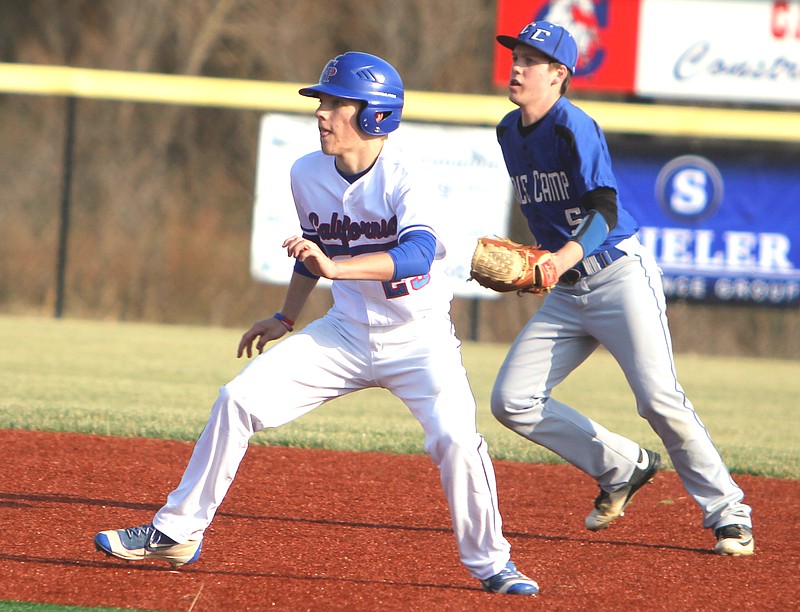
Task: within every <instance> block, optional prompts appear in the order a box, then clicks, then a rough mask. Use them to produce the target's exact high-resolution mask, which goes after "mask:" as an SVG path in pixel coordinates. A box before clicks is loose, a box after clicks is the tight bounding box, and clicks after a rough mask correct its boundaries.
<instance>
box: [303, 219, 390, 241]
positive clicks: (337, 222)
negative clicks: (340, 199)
mask: <svg viewBox="0 0 800 612" xmlns="http://www.w3.org/2000/svg"><path fill="white" fill-rule="evenodd" d="M308 222H309V223H310V224H311V225H312V227H314V229H316V230H317V234H318V235H319V237H320V240H322V241H323V242H329V241H334V240H340V241H341V243H342V245H343V246H348V244H349V243H350V242H351V241H356V240H358V239H359V238H367V239H368V240H383V239H386V238H391V237H392V236H395V235H397V215H395V216H393V217H392V218H391V219H380V220H379V221H353V220H352V219H351V218H350V217H349V216H347V215H344V216H343V217H341V218H340V217H339V213H337V212H335V213H333V214H332V215H331V219H330V221H327V222H320V219H319V215H318V214H317V213H315V212H312V213H309V215H308Z"/></svg>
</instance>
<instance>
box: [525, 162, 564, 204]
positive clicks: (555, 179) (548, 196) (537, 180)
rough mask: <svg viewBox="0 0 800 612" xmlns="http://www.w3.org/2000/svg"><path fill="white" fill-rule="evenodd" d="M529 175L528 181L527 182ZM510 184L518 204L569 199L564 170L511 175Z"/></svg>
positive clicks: (535, 171)
mask: <svg viewBox="0 0 800 612" xmlns="http://www.w3.org/2000/svg"><path fill="white" fill-rule="evenodd" d="M529 177H530V179H531V180H530V182H529V180H528V179H529ZM511 184H512V185H513V186H514V191H515V193H516V194H517V201H518V202H519V203H520V204H530V203H531V202H536V203H537V204H542V203H547V202H564V201H566V200H569V178H567V174H566V172H561V171H558V172H539V171H538V170H534V171H533V172H532V173H531V174H530V175H528V174H518V175H515V176H512V177H511Z"/></svg>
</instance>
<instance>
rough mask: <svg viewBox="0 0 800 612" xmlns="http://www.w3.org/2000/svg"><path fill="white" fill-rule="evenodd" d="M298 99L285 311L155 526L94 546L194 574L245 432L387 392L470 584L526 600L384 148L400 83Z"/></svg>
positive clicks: (408, 196) (433, 255)
mask: <svg viewBox="0 0 800 612" xmlns="http://www.w3.org/2000/svg"><path fill="white" fill-rule="evenodd" d="M300 94H302V95H304V96H309V97H314V98H318V99H319V105H318V107H317V110H316V117H317V121H318V127H319V135H320V145H321V151H316V152H313V153H310V154H308V155H306V156H304V157H302V158H300V159H299V160H297V161H296V162H295V164H294V165H293V167H292V170H291V173H290V180H291V188H292V193H293V197H294V201H295V205H296V208H297V214H298V218H299V221H300V226H301V228H302V235H301V236H293V237H290V238H288V239H287V240H286V241H285V242H284V244H283V246H284V247H285V248H286V250H287V253H288V255H289V256H290V257H294V258H295V260H296V261H295V265H294V272H293V275H292V278H291V281H290V284H289V287H288V290H287V293H286V297H285V301H284V304H283V307H282V308H281V311H280V312H278V313H276V314H275V315H274V316H272V317H269V318H267V319H264V320H262V321H258V322H256V323H255V324H254V325H253V326H252V327H251V328H250V329H249V330H248V331H247V332H245V333H244V335H243V336H242V339H241V342H240V343H239V348H238V355H239V357H241V356H242V355H243V354H244V353H246V354H247V356H248V357H252V354H253V348H254V347H255V349H256V350H257V351H258V353H259V355H258V356H256V358H255V359H254V360H253V361H252V362H250V364H249V365H248V366H247V367H246V368H245V369H244V370H243V371H242V372H241V373H240V374H239V375H238V376H236V378H234V379H233V380H232V381H231V382H230V383H228V384H227V385H225V386H224V387H222V389H221V392H220V394H219V397H218V398H217V401H216V402H215V404H214V407H213V409H212V412H211V416H210V417H209V420H208V423H207V425H206V427H205V429H204V431H203V433H202V434H201V436H200V438H199V439H198V441H197V444H196V445H195V448H194V451H193V454H192V457H191V459H190V460H189V464H188V466H187V467H186V470H185V472H184V475H183V478H182V480H181V482H180V484H179V485H178V488H177V489H175V490H174V491H173V492H172V493H171V494H170V495H169V496H168V498H167V502H166V504H165V505H164V506H163V507H162V508H161V509H160V510H159V511H158V512H157V513H156V515H155V517H154V518H153V520H152V522H151V523H150V524H147V525H141V526H138V527H131V528H128V529H119V530H109V531H102V532H100V533H98V534H97V535H96V536H95V538H94V542H95V545H96V547H97V548H98V549H99V550H101V551H103V552H105V553H107V554H110V555H113V556H115V557H118V558H121V559H127V560H140V559H145V558H151V559H157V560H161V561H166V562H168V563H170V564H171V565H172V566H173V567H180V566H182V565H185V564H187V563H191V562H193V561H196V560H197V558H198V557H199V555H200V550H201V545H202V539H203V533H204V532H205V530H206V528H207V527H208V526H209V524H210V523H211V521H212V519H213V517H214V514H215V512H216V510H217V507H218V506H219V504H220V503H221V502H222V500H223V498H224V497H225V494H226V493H227V491H228V488H229V486H230V484H231V482H232V480H233V478H234V476H235V474H236V471H237V469H238V467H239V464H240V462H241V460H242V458H243V457H244V454H245V451H246V449H247V445H248V441H249V439H250V437H251V436H253V434H254V433H255V432H257V431H259V430H261V429H263V428H265V427H279V426H280V425H283V424H285V423H288V422H289V421H292V420H294V419H296V418H298V417H299V416H301V415H303V414H305V413H307V412H309V411H311V410H313V409H314V408H317V407H319V406H320V405H322V404H323V403H325V402H327V401H328V400H331V399H334V398H336V397H340V396H342V395H345V394H347V393H350V392H353V391H358V390H359V389H364V388H368V387H383V388H386V389H388V390H389V391H391V392H392V393H393V394H394V395H396V396H397V397H399V398H400V399H401V400H402V401H403V402H404V403H405V404H406V406H407V407H408V409H409V410H410V411H411V412H412V414H413V415H414V416H415V417H416V418H417V419H418V421H419V422H420V424H421V425H422V428H423V430H424V432H425V449H426V451H427V452H428V453H429V454H430V456H431V458H432V459H433V461H434V462H435V463H436V465H437V466H438V468H439V471H440V476H441V485H442V488H443V489H444V493H445V496H446V497H447V500H448V503H449V505H450V513H451V519H452V522H453V530H454V533H455V538H456V545H457V548H458V552H459V556H460V559H461V561H462V562H463V564H464V565H465V566H466V567H467V569H468V570H469V572H470V574H471V575H472V576H473V577H475V578H477V579H478V580H480V582H481V584H482V586H483V588H484V589H486V590H488V591H491V592H496V593H509V594H520V595H536V594H537V593H538V590H539V588H538V586H537V584H536V583H535V582H534V581H533V580H531V579H530V578H528V577H527V576H525V575H523V574H521V573H520V572H518V571H517V570H516V568H515V566H514V564H513V563H512V562H511V560H510V546H509V543H508V541H507V540H506V539H505V537H504V536H503V533H502V521H501V517H500V514H499V512H498V504H497V492H496V484H495V475H494V469H493V467H492V463H491V460H490V458H489V455H488V453H487V448H486V442H485V441H484V439H483V438H482V437H481V435H480V434H479V433H478V431H477V429H476V405H475V400H474V398H473V396H472V391H471V389H470V386H469V383H468V380H467V376H466V372H465V370H464V367H463V365H462V362H461V353H460V346H461V343H460V341H459V340H458V338H457V337H456V336H455V334H454V330H453V325H452V323H451V321H450V301H451V300H452V293H451V291H450V286H449V282H448V279H447V278H446V277H445V275H444V272H443V263H442V258H443V257H444V255H445V249H444V245H442V243H441V242H440V241H439V238H438V237H437V234H436V231H435V229H434V227H433V223H432V221H431V217H430V209H431V207H430V206H429V205H428V204H429V201H430V198H429V196H428V195H427V194H426V193H425V192H423V191H421V190H419V189H418V188H417V187H416V186H415V185H414V177H413V176H412V174H410V173H409V172H408V169H407V167H406V165H405V163H404V162H403V160H402V156H401V155H400V152H399V151H398V150H397V149H396V148H395V147H394V146H393V145H392V143H391V142H389V140H388V138H387V134H389V133H390V132H392V131H394V130H395V129H396V128H397V127H398V126H399V124H400V117H401V112H402V108H403V100H404V90H403V83H402V81H401V79H400V75H399V74H398V73H397V71H396V70H395V69H394V68H393V67H392V66H391V65H390V64H388V63H387V62H385V61H384V60H382V59H380V58H378V57H375V56H373V55H368V54H365V53H355V52H350V53H345V54H343V55H340V56H338V57H336V58H334V59H333V60H331V61H330V62H328V64H327V65H326V66H325V68H324V70H323V71H322V74H321V76H320V80H319V83H318V84H316V85H313V86H310V87H306V88H303V89H301V90H300ZM319 277H325V278H328V279H332V280H333V283H332V289H331V290H332V294H333V301H334V303H333V306H332V307H331V309H330V310H329V311H328V313H327V314H325V315H324V316H323V317H322V318H320V319H318V320H316V321H314V322H312V323H311V324H309V325H308V326H307V327H305V328H304V329H303V330H301V331H298V332H296V333H295V334H293V335H292V336H289V337H287V338H285V339H284V340H283V341H282V342H280V343H278V344H275V345H273V346H272V347H271V348H269V349H268V350H266V351H264V350H263V349H264V347H265V345H266V344H267V342H269V341H272V340H277V339H278V338H281V337H282V336H284V335H285V334H286V333H287V332H292V331H294V321H295V320H296V319H297V318H298V317H299V316H300V313H301V311H302V309H303V305H304V304H305V302H306V299H307V298H308V296H309V294H310V292H311V291H312V289H313V288H314V287H315V285H316V284H317V281H318V279H319ZM262 351H263V352H262Z"/></svg>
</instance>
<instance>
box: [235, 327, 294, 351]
mask: <svg viewBox="0 0 800 612" xmlns="http://www.w3.org/2000/svg"><path fill="white" fill-rule="evenodd" d="M286 331H287V330H286V326H285V325H284V324H283V323H281V322H280V321H278V319H276V318H275V317H270V318H269V319H262V320H261V321H256V322H255V323H253V326H252V327H251V328H250V329H248V330H247V331H246V332H244V334H242V339H241V340H239V350H238V351H237V352H236V356H237V357H241V356H242V355H243V354H244V353H245V352H247V356H248V357H252V356H253V342H254V341H255V340H256V339H258V341H257V342H256V344H255V348H256V350H257V351H258V354H259V355H260V354H261V353H262V352H263V350H264V347H265V346H266V344H267V342H269V341H270V340H277V339H278V338H280V337H281V336H283V335H284V334H285V333H286Z"/></svg>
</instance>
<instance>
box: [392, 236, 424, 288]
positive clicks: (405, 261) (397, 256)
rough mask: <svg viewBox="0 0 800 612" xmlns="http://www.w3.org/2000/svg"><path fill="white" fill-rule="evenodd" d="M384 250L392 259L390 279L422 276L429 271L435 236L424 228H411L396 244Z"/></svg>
mask: <svg viewBox="0 0 800 612" xmlns="http://www.w3.org/2000/svg"><path fill="white" fill-rule="evenodd" d="M386 252H387V253H388V254H389V256H390V257H391V258H392V259H393V260H394V276H393V277H392V280H400V279H402V278H410V277H412V276H422V275H423V274H427V273H428V272H430V269H431V264H432V263H433V257H434V254H435V253H436V237H435V236H434V235H433V234H431V233H430V232H427V231H425V230H412V231H410V232H407V233H405V234H403V235H402V236H401V237H400V241H399V242H398V244H397V246H396V247H393V248H391V249H389V250H388V251H386Z"/></svg>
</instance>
